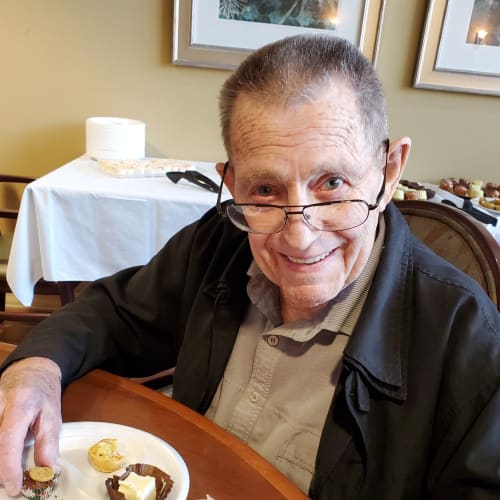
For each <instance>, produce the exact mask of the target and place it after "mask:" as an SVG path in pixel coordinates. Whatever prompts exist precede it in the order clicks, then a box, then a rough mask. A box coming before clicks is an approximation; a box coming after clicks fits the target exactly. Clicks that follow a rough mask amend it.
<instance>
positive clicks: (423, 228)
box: [395, 200, 500, 309]
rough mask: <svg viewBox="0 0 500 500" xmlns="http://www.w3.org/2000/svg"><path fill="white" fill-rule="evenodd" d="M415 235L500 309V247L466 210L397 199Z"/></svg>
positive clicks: (397, 203) (397, 204) (398, 205)
mask: <svg viewBox="0 0 500 500" xmlns="http://www.w3.org/2000/svg"><path fill="white" fill-rule="evenodd" d="M395 205H396V206H397V207H398V208H399V210H400V211H401V213H402V214H403V215H404V217H405V219H406V222H407V223H408V225H409V226H410V229H411V231H412V232H413V234H415V236H416V237H417V238H418V239H420V240H421V241H423V242H424V243H425V244H426V245H427V246H428V247H430V248H431V249H432V250H433V251H434V252H435V253H437V254H438V255H440V256H441V257H443V258H444V259H446V260H448V261H449V262H451V263H452V264H453V265H455V266H456V267H458V268H459V269H461V270H462V271H463V272H465V273H466V274H468V275H469V276H471V277H472V278H474V279H475V280H476V281H478V282H479V284H480V285H481V286H482V287H483V288H484V290H485V291H486V293H487V294H488V295H489V296H490V298H491V300H492V301H493V302H494V303H495V304H496V305H497V308H499V309H500V246H499V245H498V243H497V242H496V240H495V238H493V236H492V235H491V234H490V233H489V232H488V231H487V229H486V228H485V227H484V226H483V225H482V224H481V223H480V222H478V221H476V220H475V219H474V218H473V217H471V216H470V215H468V214H466V213H465V212H463V211H461V210H459V209H456V208H453V207H450V206H448V205H443V204H439V203H433V202H431V201H417V200H406V201H397V202H395Z"/></svg>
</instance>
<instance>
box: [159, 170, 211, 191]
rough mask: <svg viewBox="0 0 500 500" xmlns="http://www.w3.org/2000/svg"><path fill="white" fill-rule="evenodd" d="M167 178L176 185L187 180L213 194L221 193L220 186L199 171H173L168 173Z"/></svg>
mask: <svg viewBox="0 0 500 500" xmlns="http://www.w3.org/2000/svg"><path fill="white" fill-rule="evenodd" d="M166 176H167V177H168V178H169V179H170V180H171V181H172V182H175V183H176V184H177V183H178V182H179V181H180V180H181V179H186V180H187V181H189V182H191V183H192V184H196V185H197V186H200V187H201V188H203V189H206V190H207V191H211V192H212V193H217V192H218V191H219V186H217V184H216V183H215V182H214V181H213V180H212V179H210V178H208V177H207V176H206V175H203V174H202V173H201V172H198V171H197V170H185V171H184V172H181V171H172V172H167V173H166Z"/></svg>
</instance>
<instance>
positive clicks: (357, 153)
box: [226, 82, 383, 321]
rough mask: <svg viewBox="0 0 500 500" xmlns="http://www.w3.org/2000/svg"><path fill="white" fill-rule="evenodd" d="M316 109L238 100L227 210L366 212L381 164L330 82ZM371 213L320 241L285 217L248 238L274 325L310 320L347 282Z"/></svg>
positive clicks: (347, 98)
mask: <svg viewBox="0 0 500 500" xmlns="http://www.w3.org/2000/svg"><path fill="white" fill-rule="evenodd" d="M336 83H337V85H336V86H335V88H333V89H328V90H325V91H324V92H323V93H319V94H318V95H319V96H320V97H319V98H318V99H317V100H316V101H314V102H311V101H306V102H304V103H301V104H299V105H296V106H292V107H289V108H283V107H282V106H272V105H264V104H260V103H257V102H256V101H255V100H252V99H251V98H250V97H248V96H239V97H238V99H237V101H236V105H235V108H234V112H233V117H232V123H231V141H232V142H231V165H232V170H231V169H230V170H229V172H228V175H227V177H226V181H227V182H226V184H227V186H228V187H229V189H230V190H231V192H232V194H233V197H234V199H235V201H236V203H271V204H274V205H307V204H311V203H318V202H324V201H334V200H349V199H361V200H366V201H367V202H368V203H375V199H376V196H377V193H378V192H379V190H380V187H381V184H382V179H383V168H382V167H383V163H382V162H381V160H380V157H379V159H378V161H377V160H375V159H374V157H373V154H372V153H371V152H370V149H369V147H368V145H367V142H366V140H365V133H364V130H363V127H362V125H361V123H360V120H359V112H358V109H357V105H356V101H355V96H354V92H353V91H352V90H351V89H350V87H348V86H347V85H344V84H342V83H341V82H340V83H339V82H336ZM377 221H378V210H374V211H372V212H370V215H369V217H368V220H367V221H366V223H365V224H363V225H361V226H359V227H357V228H355V229H350V230H346V231H336V232H329V231H320V230H316V229H313V228H311V227H310V226H309V225H307V224H306V222H305V221H304V218H303V217H302V215H290V216H289V218H288V222H287V224H286V227H285V229H284V230H283V231H281V232H280V233H277V234H270V235H261V234H249V236H248V237H249V241H250V246H251V249H252V253H253V256H254V259H255V261H256V262H257V264H258V265H259V267H260V269H261V270H262V272H263V273H264V274H265V275H266V276H267V278H268V279H269V280H271V281H272V282H273V283H275V284H276V285H277V286H278V287H279V288H280V296H281V313H282V318H283V321H290V320H294V319H299V318H305V317H310V316H311V315H313V314H314V313H315V312H317V311H319V310H321V309H322V308H323V307H324V306H325V305H326V304H327V303H328V302H329V301H330V300H331V299H333V298H334V297H335V296H337V294H338V293H339V292H340V291H341V290H342V289H343V288H345V287H346V286H347V285H349V284H350V283H351V282H353V281H354V280H355V279H356V278H357V277H358V276H359V274H360V272H361V270H362V269H363V267H364V265H365V264H366V261H367V258H368V256H369V254H370V252H371V250H372V246H373V242H374V238H375V232H376V227H377Z"/></svg>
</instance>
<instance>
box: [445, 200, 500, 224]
mask: <svg viewBox="0 0 500 500" xmlns="http://www.w3.org/2000/svg"><path fill="white" fill-rule="evenodd" d="M441 203H444V204H445V205H449V206H450V207H454V208H458V209H459V210H463V211H464V212H465V213H467V214H469V215H470V216H471V217H474V219H476V220H478V221H479V222H482V223H483V224H491V225H493V226H496V225H497V222H498V219H497V218H496V217H493V215H488V214H486V213H484V212H483V211H482V210H478V209H477V208H474V206H473V205H472V202H471V201H470V200H468V199H464V204H463V207H462V208H460V207H459V206H458V205H456V204H455V203H453V202H452V201H451V200H442V201H441Z"/></svg>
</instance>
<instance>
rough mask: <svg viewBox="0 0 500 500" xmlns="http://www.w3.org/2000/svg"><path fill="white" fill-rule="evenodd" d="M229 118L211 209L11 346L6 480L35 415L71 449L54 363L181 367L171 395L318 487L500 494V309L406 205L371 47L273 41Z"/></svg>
mask: <svg viewBox="0 0 500 500" xmlns="http://www.w3.org/2000/svg"><path fill="white" fill-rule="evenodd" d="M221 121H222V133H223V138H224V143H225V145H226V150H227V154H228V161H227V162H225V163H219V164H217V170H218V172H219V174H220V176H221V189H220V190H219V197H218V200H217V207H216V209H213V210H211V211H209V212H208V213H207V214H206V215H205V216H204V217H203V218H202V219H200V220H199V221H198V222H196V223H194V224H192V225H191V226H188V227H187V228H185V229H184V230H183V231H181V232H180V233H179V234H177V235H176V236H175V237H173V238H172V239H171V240H170V241H169V242H168V243H167V244H166V245H165V247H164V248H163V249H162V250H161V251H160V252H159V254H158V255H157V256H156V257H154V258H153V259H152V261H151V262H150V263H149V264H147V265H145V266H141V267H137V268H132V269H126V270H124V271H122V272H120V273H118V274H116V275H114V276H111V277H108V278H105V279H102V280H99V281H97V282H95V283H94V284H92V285H91V286H89V287H88V288H87V289H86V291H85V292H84V293H82V295H81V296H80V297H79V298H78V301H77V302H75V303H73V304H70V305H68V306H66V307H65V308H63V309H62V310H60V311H58V312H57V313H56V314H54V315H52V316H51V317H50V318H49V319H47V320H46V321H44V322H43V323H41V324H40V325H39V326H38V327H37V328H35V329H34V330H33V332H32V333H31V334H30V335H29V336H28V337H27V338H26V340H25V341H24V342H23V343H22V344H21V345H20V346H19V348H18V349H16V351H15V352H14V353H13V354H12V355H11V357H10V358H9V359H8V360H7V362H6V365H5V366H4V370H5V371H4V372H3V375H2V378H1V380H0V411H1V412H2V423H1V425H0V480H1V481H2V482H3V483H4V484H5V487H6V490H7V492H8V493H9V494H14V493H16V492H17V491H18V489H19V484H20V478H21V454H22V448H23V441H24V437H25V436H26V433H27V432H28V429H33V430H34V433H35V440H36V442H37V443H38V448H37V461H38V462H39V463H40V464H44V465H50V464H51V463H52V462H53V461H54V460H55V459H56V457H57V432H58V429H59V427H60V406H59V404H60V394H59V388H60V378H61V379H62V383H63V384H66V383H69V382H71V381H72V380H75V379H76V378H78V377H80V376H82V375H83V374H84V373H86V372H87V371H89V370H90V369H92V368H95V367H97V366H101V367H104V368H107V369H109V370H111V371H114V372H116V373H119V374H123V375H127V376H143V375H148V374H151V373H154V372H156V371H160V370H162V369H165V368H168V367H170V366H176V372H175V377H174V386H173V397H174V398H176V399H178V400H179V401H181V402H183V403H184V404H186V405H188V406H190V407H191V408H194V409H195V410H197V411H198V412H200V413H203V414H205V415H206V416H207V417H208V418H210V419H212V420H214V421H215V422H216V423H217V424H219V425H220V426H221V427H223V428H225V429H226V430H228V431H229V432H231V433H233V434H234V435H236V436H238V437H239V438H240V439H241V440H243V441H244V442H246V443H247V444H248V445H249V446H251V447H253V448H254V449H255V450H257V451H258V452H259V453H260V454H261V455H263V456H264V457H265V458H266V459H267V460H269V461H270V462H271V463H272V464H274V465H275V466H276V467H278V468H279V469H280V470H281V471H282V472H283V473H284V474H286V475H287V476H288V477H289V478H290V479H291V480H292V481H294V482H295V483H296V484H297V486H298V487H299V488H301V489H302V490H303V491H304V492H307V493H308V494H309V495H310V496H311V497H312V498H315V499H335V500H338V499H374V500H379V499H382V498H383V499H384V500H400V499H415V500H417V499H424V498H425V499H436V500H437V499H440V500H441V499H446V498H463V499H488V498H498V497H499V495H500V453H499V450H500V395H499V382H500V338H499V332H500V318H499V314H498V311H497V309H496V307H495V305H494V304H493V303H492V302H491V301H490V300H489V298H488V297H487V296H486V295H485V293H484V292H483V290H482V289H481V287H480V286H479V284H477V283H476V282H474V281H473V280H472V279H470V278H469V277H467V276H465V275H463V274H462V273H461V272H459V271H458V270H456V269H455V268H453V267H452V266H451V265H449V264H448V263H447V262H445V261H443V260H441V259H440V258H439V257H437V256H436V255H434V254H433V253H432V252H431V251H430V250H429V249H427V248H426V247H424V246H423V245H422V244H421V243H420V242H418V241H417V240H416V239H415V238H414V237H413V236H412V235H411V233H410V232H409V229H408V226H407V225H406V223H405V221H404V219H403V217H402V216H401V215H400V214H399V212H398V210H397V209H396V208H395V207H394V206H393V205H392V203H391V197H392V194H393V192H394V190H395V187H396V186H397V183H398V181H399V179H400V176H401V173H402V170H403V168H404V166H405V164H406V161H407V157H408V154H409V149H410V140H409V139H408V138H402V139H399V140H393V141H390V140H389V139H388V131H387V120H386V113H385V105H384V98H383V93H382V89H381V85H380V82H379V81H378V79H377V77H376V75H375V72H374V70H373V67H372V66H371V64H370V63H369V62H368V61H367V60H366V59H364V57H363V56H362V55H361V54H360V53H359V52H358V50H357V49H356V48H354V47H353V46H352V45H351V44H349V43H348V42H346V41H344V40H341V39H338V38H330V37H310V36H297V37H293V38H288V39H285V40H282V41H278V42H276V43H274V44H271V45H269V46H266V47H264V48H262V49H260V50H258V51H257V52H255V53H254V54H252V55H251V56H250V57H249V58H248V59H247V60H246V61H244V62H243V63H242V65H241V66H240V67H239V68H238V69H237V70H236V72H235V73H234V74H233V75H232V76H231V77H230V78H229V79H228V81H227V82H226V83H225V85H224V87H223V89H222V92H221ZM223 183H224V184H225V185H226V186H227V188H228V189H229V191H230V192H231V194H232V196H233V199H232V200H229V201H226V202H224V203H222V202H221V196H220V195H221V190H222V186H223Z"/></svg>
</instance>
